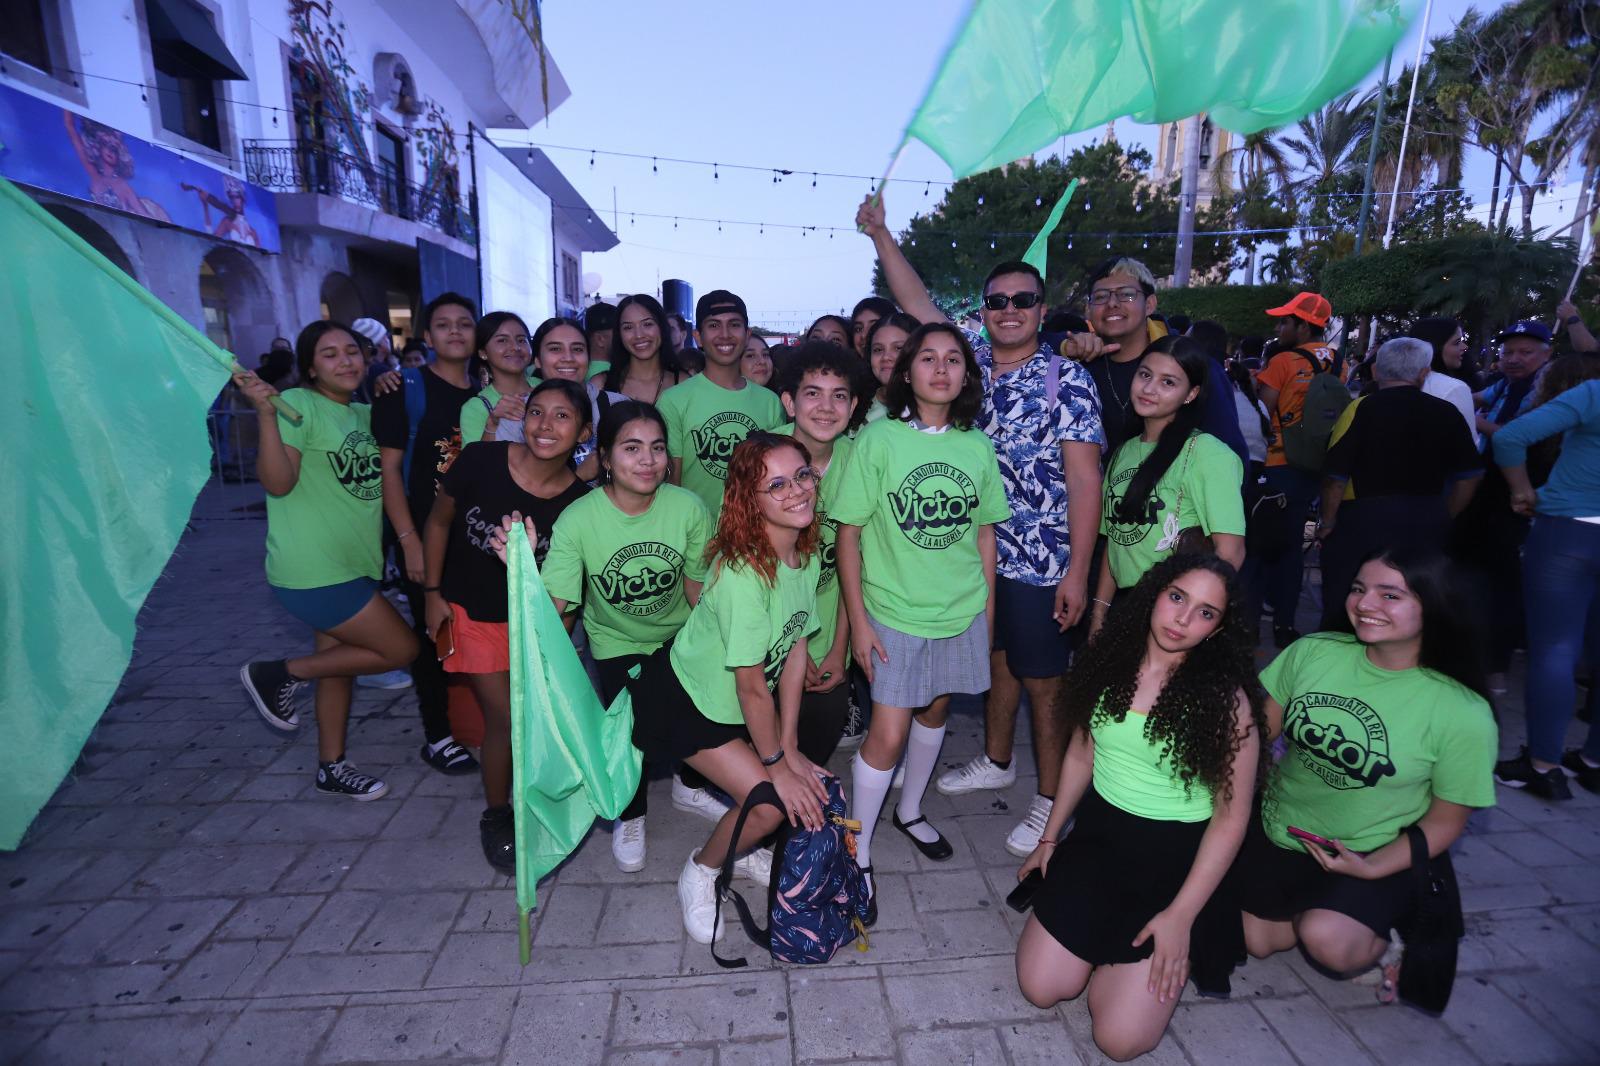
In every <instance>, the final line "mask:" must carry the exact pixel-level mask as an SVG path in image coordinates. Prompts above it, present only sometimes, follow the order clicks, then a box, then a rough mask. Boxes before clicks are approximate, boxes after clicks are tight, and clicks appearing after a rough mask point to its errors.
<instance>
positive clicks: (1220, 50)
mask: <svg viewBox="0 0 1600 1066" xmlns="http://www.w3.org/2000/svg"><path fill="white" fill-rule="evenodd" d="M1420 7H1421V0H1315V2H1311V0H1255V2H1253V3H1249V4H1241V3H1240V2H1239V0H974V3H973V5H972V11H971V14H970V15H969V16H968V19H967V22H966V24H965V25H964V26H963V27H962V28H961V29H960V31H959V32H958V34H957V36H956V38H955V41H954V43H953V44H952V45H951V46H950V49H949V51H948V52H947V53H946V54H945V57H944V60H943V62H942V63H941V65H940V67H939V70H938V73H937V74H935V75H934V78H933V83H932V84H931V85H930V86H929V88H928V93H927V96H926V97H924V99H923V101H922V104H921V106H920V107H918V109H917V113H916V114H915V115H914V116H913V117H912V119H911V124H910V125H909V126H908V127H907V129H906V132H907V134H908V135H910V136H913V137H916V138H917V139H918V140H920V141H922V142H923V143H925V144H927V145H928V147H930V148H932V149H933V150H934V151H935V152H937V153H938V154H939V155H940V156H941V157H942V158H943V159H944V161H945V162H946V163H948V164H949V165H950V169H951V170H953V171H954V172H955V175H956V177H958V178H961V177H966V176H967V175H969V174H976V173H978V172H979V171H983V170H989V169H991V168H993V167H998V166H1002V165H1004V164H1006V163H1010V162H1012V161H1013V160H1016V159H1021V158H1023V157H1024V156H1030V155H1032V154H1033V153H1034V152H1037V151H1038V150H1039V149H1041V148H1043V147H1045V146H1046V145H1048V144H1049V143H1050V142H1051V141H1053V140H1055V139H1056V138H1058V137H1061V136H1063V135H1065V134H1068V133H1077V132H1079V131H1081V130H1087V129H1093V128H1095V127H1097V126H1103V125H1105V124H1106V122H1108V121H1110V120H1112V119H1117V118H1123V117H1125V116H1131V117H1132V118H1133V119H1134V120H1135V121H1138V122H1143V123H1149V124H1155V123H1161V122H1171V121H1176V120H1177V119H1181V118H1187V117H1189V116H1190V115H1197V114H1201V113H1202V112H1203V113H1206V114H1208V115H1210V117H1211V120H1212V121H1213V122H1215V123H1216V124H1218V125H1219V126H1222V127H1225V128H1226V129H1230V130H1233V131H1235V132H1237V133H1253V132H1255V131H1256V130H1263V129H1269V128H1272V127H1276V126H1282V125H1286V124H1288V123H1291V122H1294V121H1296V120H1298V119H1300V118H1303V117H1304V116H1306V115H1309V114H1310V113H1311V112H1313V111H1315V110H1316V109H1317V108H1319V107H1321V106H1322V105H1323V104H1325V103H1327V102H1328V101H1329V100H1331V99H1333V98H1334V97H1336V96H1338V95H1339V94H1340V93H1342V92H1345V91H1347V90H1348V89H1350V88H1351V87H1353V86H1354V85H1356V84H1357V83H1359V82H1360V81H1361V79H1362V78H1364V77H1366V76H1367V75H1368V74H1370V73H1371V72H1372V69H1373V68H1374V67H1375V66H1376V65H1377V64H1378V63H1379V62H1381V61H1382V59H1383V57H1384V56H1385V55H1387V54H1388V53H1389V51H1390V50H1391V49H1392V48H1393V47H1394V46H1395V44H1396V42H1398V41H1399V40H1400V37H1401V35H1402V34H1404V33H1405V30H1406V27H1407V26H1408V25H1409V24H1410V23H1411V20H1412V19H1413V17H1415V15H1416V14H1417V11H1418V10H1419V9H1420Z"/></svg>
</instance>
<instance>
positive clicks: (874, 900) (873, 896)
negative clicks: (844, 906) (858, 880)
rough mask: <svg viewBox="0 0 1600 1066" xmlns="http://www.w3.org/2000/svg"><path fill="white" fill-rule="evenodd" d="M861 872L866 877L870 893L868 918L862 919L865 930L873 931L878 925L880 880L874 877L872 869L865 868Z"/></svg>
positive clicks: (868, 894) (868, 896) (868, 897)
mask: <svg viewBox="0 0 1600 1066" xmlns="http://www.w3.org/2000/svg"><path fill="white" fill-rule="evenodd" d="M861 872H862V873H863V874H865V875H866V878H867V885H868V886H869V891H868V893H867V916H866V917H865V918H863V919H861V925H862V926H863V927H864V928H867V929H871V928H872V927H873V926H875V925H877V924H878V879H877V878H876V877H874V876H873V875H872V867H870V866H863V867H862V868H861Z"/></svg>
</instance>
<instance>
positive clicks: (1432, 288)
mask: <svg viewBox="0 0 1600 1066" xmlns="http://www.w3.org/2000/svg"><path fill="white" fill-rule="evenodd" d="M1575 251H1576V249H1575V248H1574V247H1573V244H1572V242H1571V241H1569V240H1567V239H1566V238H1564V237H1558V238H1555V239H1553V240H1538V241H1535V240H1528V239H1526V238H1520V239H1519V238H1518V237H1517V236H1516V235H1514V234H1513V233H1512V232H1511V231H1510V230H1501V231H1500V232H1498V233H1472V234H1461V235H1458V236H1454V237H1448V238H1446V239H1445V240H1444V241H1441V242H1439V244H1438V253H1437V254H1438V257H1439V258H1438V260H1437V262H1436V263H1435V265H1433V266H1431V267H1429V268H1428V269H1427V270H1426V271H1425V272H1424V273H1423V274H1421V275H1419V276H1418V277H1417V278H1416V281H1415V284H1416V286H1417V287H1418V289H1420V292H1419V293H1418V295H1417V301H1416V302H1417V307H1418V309H1419V310H1423V311H1433V312H1436V313H1440V314H1448V315H1459V316H1461V317H1462V318H1463V319H1464V320H1466V321H1467V323H1468V325H1469V326H1470V327H1471V332H1473V333H1474V334H1477V333H1481V332H1484V331H1486V330H1487V329H1493V328H1498V327H1500V326H1503V325H1504V324H1505V323H1507V322H1509V321H1511V320H1512V319H1514V318H1516V317H1518V316H1519V315H1522V314H1525V313H1528V312H1530V311H1532V310H1534V309H1536V308H1545V307H1548V306H1550V304H1551V303H1553V302H1554V301H1555V299H1556V298H1557V296H1558V295H1559V293H1560V292H1561V288H1562V286H1564V285H1565V284H1566V279H1567V277H1568V276H1569V275H1570V273H1571V271H1572V264H1573V255H1574V252H1575Z"/></svg>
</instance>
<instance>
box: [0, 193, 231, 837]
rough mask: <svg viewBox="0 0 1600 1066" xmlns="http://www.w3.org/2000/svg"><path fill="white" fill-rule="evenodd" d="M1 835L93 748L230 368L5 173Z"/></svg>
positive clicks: (195, 482)
mask: <svg viewBox="0 0 1600 1066" xmlns="http://www.w3.org/2000/svg"><path fill="white" fill-rule="evenodd" d="M0 247H4V248H5V250H6V258H7V260H8V262H9V263H10V267H9V269H7V271H6V280H5V284H4V286H3V287H0V292H3V295H0V334H3V335H4V336H5V338H6V343H7V347H8V349H9V351H10V352H11V357H10V359H9V360H8V364H9V366H10V372H9V375H8V378H9V380H10V382H11V384H10V385H9V386H7V387H6V389H5V394H6V395H7V396H9V397H11V398H10V399H9V400H6V401H4V404H3V408H0V454H4V455H5V456H6V457H7V460H6V462H5V463H4V464H3V465H0V513H4V514H5V515H6V518H5V520H4V521H3V522H0V633H3V634H4V638H3V639H0V721H4V723H5V734H6V740H5V743H4V744H3V745H0V848H7V849H10V848H15V847H16V846H17V845H18V843H20V841H21V840H22V834H23V832H24V831H25V830H26V829H27V827H28V824H29V823H30V822H31V821H33V817H34V815H36V814H38V813H39V810H40V808H42V807H43V806H44V804H45V802H46V801H47V800H49V798H50V796H51V794H52V793H54V792H55V790H56V786H57V785H59V784H60V783H61V779H62V778H63V777H64V776H65V775H66V772H67V770H68V769H69V768H70V767H71V766H72V764H73V762H74V760H76V759H77V757H78V752H79V750H80V749H81V748H82V747H83V742H84V741H85V740H86V739H87V738H88V736H89V732H90V730H92V729H93V728H94V725H95V722H96V721H98V720H99V717H100V715H101V713H102V712H103V711H104V710H105V708H106V705H107V704H108V703H109V702H110V700H111V696H112V694H113V693H114V692H115V691H116V688H117V684H118V682H119V681H120V680H121V678H122V674H123V671H124V670H126V669H127V667H128V661H129V659H130V658H131V656H132V653H133V634H134V618H135V616H136V615H137V614H138V613H139V608H140V606H142V605H143V603H144V600H145V596H147V595H148V594H149V592H150V587H151V586H152V585H154V584H155V581H156V578H157V577H159V576H160V574H161V571H162V569H163V568H164V567H165V566H166V564H167V560H168V559H169V558H171V556H172V552H173V550H174V549H175V548H176V547H177V544H178V537H179V536H180V535H181V534H182V532H183V528H184V525H185V523H186V522H187V521H188V519H189V509H190V508H191V507H192V506H193V505H194V499H195V496H196V495H197V494H198V493H199V491H200V487H201V486H202V485H203V484H205V481H206V478H207V477H208V476H209V473H210V456H211V446H210V442H209V439H208V437H207V433H206V409H207V407H208V406H209V405H210V403H211V401H212V399H213V398H215V397H216V395H217V390H218V389H220V388H221V387H222V384H223V382H225V381H226V380H227V378H228V374H227V372H226V371H225V370H223V369H222V367H221V366H220V365H219V362H218V360H227V359H228V358H229V357H228V356H226V355H225V354H224V353H222V352H220V351H219V350H217V348H216V347H215V346H214V345H212V344H211V342H210V341H208V340H206V339H205V337H204V336H202V335H201V334H199V333H197V332H196V331H195V330H194V328H193V327H191V326H190V325H188V324H187V323H186V322H184V321H183V320H182V319H181V318H179V317H178V316H177V314H175V313H174V312H173V311H172V310H171V309H170V308H168V307H167V306H166V305H165V304H163V303H161V301H159V300H157V299H156V298H155V297H154V296H152V295H150V293H149V292H147V291H145V289H144V288H143V287H141V286H140V285H139V284H138V283H137V282H136V281H134V280H133V279H132V278H130V277H128V275H126V274H124V273H123V272H122V271H121V270H119V269H117V267H116V266H114V265H112V263H111V262H109V261H108V260H107V259H106V258H105V257H104V256H103V255H101V254H100V253H99V252H97V251H95V250H94V249H93V248H90V247H89V246H88V245H87V244H86V243H84V241H83V240H81V239H80V238H79V237H78V236H77V235H76V234H74V233H72V232H71V231H70V230H68V229H67V228H66V227H65V226H63V225H62V224H61V223H60V222H58V221H56V219H54V218H52V217H51V216H50V215H49V213H47V212H46V211H45V210H44V209H42V208H41V207H39V205H37V204H35V203H34V202H33V201H32V200H31V199H29V198H28V197H27V196H26V195H24V194H23V193H22V192H21V191H19V190H18V189H17V188H16V186H14V185H12V184H11V183H10V182H8V181H5V180H4V179H0Z"/></svg>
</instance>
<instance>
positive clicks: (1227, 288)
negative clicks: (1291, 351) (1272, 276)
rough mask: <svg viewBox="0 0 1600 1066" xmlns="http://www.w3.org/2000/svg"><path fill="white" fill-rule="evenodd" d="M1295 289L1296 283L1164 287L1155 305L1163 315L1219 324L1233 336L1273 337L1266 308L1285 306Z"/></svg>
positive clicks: (1271, 322) (1271, 324)
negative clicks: (1205, 320)
mask: <svg viewBox="0 0 1600 1066" xmlns="http://www.w3.org/2000/svg"><path fill="white" fill-rule="evenodd" d="M1296 291H1297V290H1296V289H1295V287H1294V286H1293V285H1191V286H1186V287H1184V288H1181V289H1162V290H1161V292H1159V293H1158V294H1157V295H1156V304H1157V310H1159V311H1160V312H1161V313H1162V314H1167V315H1188V316H1189V317H1190V318H1192V319H1195V320H1196V321H1198V320H1200V319H1203V318H1208V319H1210V320H1211V321H1213V322H1217V323H1220V324H1221V325H1222V326H1223V327H1224V328H1226V329H1227V331H1228V332H1229V334H1231V335H1232V336H1234V337H1244V336H1250V335H1252V334H1253V335H1255V336H1257V337H1270V336H1272V330H1273V321H1272V319H1270V318H1268V317H1267V315H1266V310H1267V308H1269V307H1282V306H1283V305H1284V304H1286V303H1288V302H1289V298H1290V297H1292V296H1293V295H1294V294H1295V292H1296Z"/></svg>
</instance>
